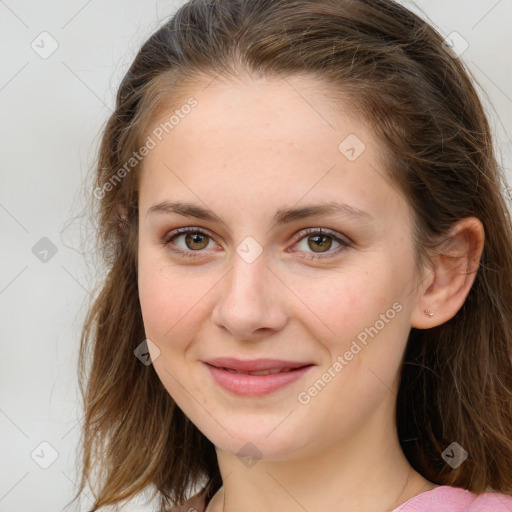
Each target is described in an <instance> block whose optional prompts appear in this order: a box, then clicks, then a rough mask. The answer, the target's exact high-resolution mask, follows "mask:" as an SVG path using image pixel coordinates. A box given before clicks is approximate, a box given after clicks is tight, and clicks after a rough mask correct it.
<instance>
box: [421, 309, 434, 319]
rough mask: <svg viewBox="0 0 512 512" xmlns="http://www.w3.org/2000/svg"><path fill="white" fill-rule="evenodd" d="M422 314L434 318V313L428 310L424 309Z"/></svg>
mask: <svg viewBox="0 0 512 512" xmlns="http://www.w3.org/2000/svg"><path fill="white" fill-rule="evenodd" d="M423 313H425V315H428V316H430V317H433V316H434V312H433V311H430V309H425V310H424V311H423Z"/></svg>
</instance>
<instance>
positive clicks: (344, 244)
mask: <svg viewBox="0 0 512 512" xmlns="http://www.w3.org/2000/svg"><path fill="white" fill-rule="evenodd" d="M188 233H199V234H202V235H206V236H207V237H208V238H210V239H211V240H213V241H215V236H213V235H212V234H211V233H210V231H209V230H207V229H206V228H200V227H195V226H187V227H184V228H176V229H173V230H171V231H170V232H169V233H167V234H166V235H165V236H164V237H163V239H162V241H161V242H160V243H161V244H162V245H163V246H164V247H168V248H169V250H170V251H171V252H173V253H175V254H178V255H180V256H190V257H200V253H201V252H205V251H204V250H197V251H192V250H186V251H184V250H183V249H171V248H170V247H169V246H170V243H171V241H172V240H174V239H176V238H178V237H179V236H181V235H184V234H188ZM312 234H318V235H325V236H328V237H330V238H332V239H334V240H335V241H337V242H338V243H339V244H340V245H341V247H338V248H337V249H334V250H329V251H326V252H325V253H321V252H319V253H314V252H311V253H306V256H304V258H308V259H311V260H319V259H323V258H333V257H335V256H336V255H338V254H339V252H340V251H343V250H345V249H347V248H350V247H352V246H353V245H354V242H353V241H352V240H351V239H350V238H349V237H347V236H346V235H342V234H341V233H338V232H336V231H333V230H331V229H327V228H321V227H316V228H315V227H313V228H304V229H301V230H300V231H298V232H297V233H295V234H294V235H293V236H292V237H291V238H292V240H293V241H294V242H298V241H300V240H302V239H304V238H306V237H307V236H308V235H312ZM294 245H295V244H294ZM286 251H287V252H292V253H295V252H298V253H300V252H302V251H300V250H299V251H296V250H290V249H286ZM195 253H197V255H196V254H195Z"/></svg>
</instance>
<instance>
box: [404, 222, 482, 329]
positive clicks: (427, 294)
mask: <svg viewBox="0 0 512 512" xmlns="http://www.w3.org/2000/svg"><path fill="white" fill-rule="evenodd" d="M484 239H485V232H484V227H483V224H482V223H481V221H480V220H479V219H477V218H476V217H467V218H465V219H462V220H460V221H459V222H457V223H456V224H455V225H454V226H453V228H452V230H451V231H450V234H449V236H448V238H447V239H446V240H445V241H444V242H443V244H442V245H441V247H440V248H439V250H438V252H437V253H436V255H435V256H433V257H432V260H431V264H432V270H431V273H430V274H429V276H428V277H427V278H426V279H425V280H424V283H423V288H421V289H420V290H419V296H418V300H417V303H416V305H415V308H414V310H413V313H412V316H411V325H412V327H415V328H416V329H430V328H431V327H435V326H438V325H441V324H443V323H445V322H447V321H448V320H450V319H451V318H453V317H454V316H455V315H456V314H457V312H458V311H459V310H460V308H461V307H462V305H463V304H464V301H465V300H466V298H467V296H468V293H469V291H470V289H471V287H472V286H473V283H474V281H475V278H476V273H477V271H478V266H479V263H480V258H481V256H482V252H483V247H484ZM432 313H433V314H432Z"/></svg>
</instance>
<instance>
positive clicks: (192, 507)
mask: <svg viewBox="0 0 512 512" xmlns="http://www.w3.org/2000/svg"><path fill="white" fill-rule="evenodd" d="M204 509H205V506H204V497H203V496H201V493H197V494H195V495H194V496H192V497H191V498H190V499H188V500H187V501H186V502H185V503H183V504H182V505H178V506H176V507H173V508H171V509H170V510H169V512H204Z"/></svg>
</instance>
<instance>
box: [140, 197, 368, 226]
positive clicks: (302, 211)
mask: <svg viewBox="0 0 512 512" xmlns="http://www.w3.org/2000/svg"><path fill="white" fill-rule="evenodd" d="M155 213H167V214H169V213H177V214H178V215H182V216H184V217H194V218H196V219H202V220H208V221H212V222H220V223H222V224H224V221H223V220H222V219H221V218H220V217H219V216H218V215H216V214H215V213H213V212H212V211H211V210H210V209H208V208H203V207H202V206H198V205H196V204H193V203H186V202H169V201H163V202H161V203H158V204H155V205H153V206H151V207H150V208H149V209H148V211H147V213H146V216H148V215H150V214H155ZM329 214H336V215H339V216H341V217H346V218H353V219H355V220H360V221H367V222H368V221H371V220H373V219H374V217H373V216H372V215H371V214H369V213H368V212H365V211H363V210H360V209H359V208H356V207H354V206H350V205H348V204H345V203H340V202H337V201H330V202H327V203H322V204H315V205H310V206H304V207H302V208H290V209H279V210H277V211H276V213H275V214H274V225H275V226H278V225H283V224H287V223H290V222H293V221H296V220H301V219H305V218H309V217H321V216H324V215H329Z"/></svg>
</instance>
